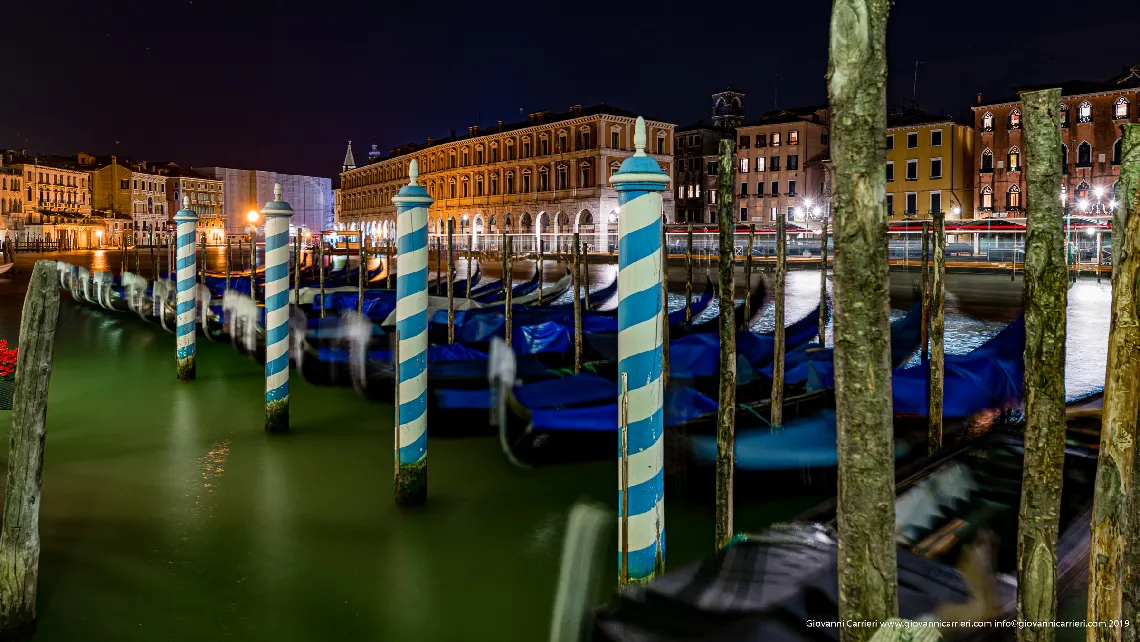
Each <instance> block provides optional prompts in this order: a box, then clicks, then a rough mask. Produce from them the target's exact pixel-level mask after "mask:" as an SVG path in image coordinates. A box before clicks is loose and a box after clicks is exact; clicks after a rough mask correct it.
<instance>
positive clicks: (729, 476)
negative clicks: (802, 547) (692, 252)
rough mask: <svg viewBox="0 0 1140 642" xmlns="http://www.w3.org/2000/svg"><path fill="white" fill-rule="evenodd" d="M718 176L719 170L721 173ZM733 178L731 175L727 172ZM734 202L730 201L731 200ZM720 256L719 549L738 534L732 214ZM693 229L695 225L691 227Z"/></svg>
mask: <svg viewBox="0 0 1140 642" xmlns="http://www.w3.org/2000/svg"><path fill="white" fill-rule="evenodd" d="M718 152H719V154H720V156H719V157H718V162H719V165H720V167H721V168H723V167H724V166H725V164H726V163H727V164H728V165H729V166H731V165H732V160H733V159H732V156H733V141H732V140H721V141H720V147H719V149H718ZM718 176H719V173H718ZM728 176H729V177H730V178H731V174H729V175H728ZM731 202H732V201H731V200H730V201H729V203H731ZM717 222H718V224H719V227H720V256H719V257H718V260H717V270H718V272H719V274H718V276H719V279H718V282H717V304H718V306H719V312H720V316H719V318H718V319H717V321H718V325H719V327H720V389H719V391H718V409H717V424H716V540H715V542H716V548H717V550H720V549H722V548H724V547H725V546H727V545H728V543H729V542H730V541H732V536H733V535H734V534H735V532H734V529H733V525H732V517H733V483H732V482H733V470H734V469H735V468H736V456H735V451H736V448H735V445H736V315H735V314H733V308H734V307H735V306H734V303H735V302H734V300H733V299H734V298H735V297H734V296H733V295H734V293H735V292H736V257H735V256H734V253H735V250H736V248H735V246H736V223H735V221H734V220H733V218H732V216H718V217H717ZM689 229H690V230H691V229H692V227H690V228H689Z"/></svg>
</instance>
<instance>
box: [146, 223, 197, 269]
mask: <svg viewBox="0 0 1140 642" xmlns="http://www.w3.org/2000/svg"><path fill="white" fill-rule="evenodd" d="M154 234H155V233H154V231H151V233H150V235H149V236H150V243H148V244H147V245H148V247H147V249H148V250H150V271H151V273H152V274H154V278H155V280H158V278H159V276H158V261H156V260H155V256H154V253H155V247H154V239H155V236H154ZM205 253H206V248H205V246H203V247H202V254H203V255H204V254H205ZM204 260H205V259H203V261H204ZM203 274H204V273H203Z"/></svg>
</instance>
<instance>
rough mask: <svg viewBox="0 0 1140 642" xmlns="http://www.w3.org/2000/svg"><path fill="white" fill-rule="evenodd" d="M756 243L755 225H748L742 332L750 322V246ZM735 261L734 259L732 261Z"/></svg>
mask: <svg viewBox="0 0 1140 642" xmlns="http://www.w3.org/2000/svg"><path fill="white" fill-rule="evenodd" d="M755 241H756V224H755V223H749V224H748V254H747V255H745V257H744V321H743V325H742V327H741V329H742V330H747V329H748V323H749V322H750V321H751V320H752V244H753V243H755ZM733 260H735V259H733Z"/></svg>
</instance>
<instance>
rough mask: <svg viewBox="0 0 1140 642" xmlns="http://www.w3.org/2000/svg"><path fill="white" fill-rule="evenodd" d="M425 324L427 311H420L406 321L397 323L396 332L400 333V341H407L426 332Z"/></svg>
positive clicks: (402, 320)
mask: <svg viewBox="0 0 1140 642" xmlns="http://www.w3.org/2000/svg"><path fill="white" fill-rule="evenodd" d="M427 322H428V313H427V310H421V311H419V312H417V313H415V314H413V315H412V316H410V317H408V318H406V319H401V320H399V321H397V322H396V332H399V333H400V339H401V340H403V341H409V340H411V339H414V338H415V337H418V336H420V335H421V334H423V333H424V332H427Z"/></svg>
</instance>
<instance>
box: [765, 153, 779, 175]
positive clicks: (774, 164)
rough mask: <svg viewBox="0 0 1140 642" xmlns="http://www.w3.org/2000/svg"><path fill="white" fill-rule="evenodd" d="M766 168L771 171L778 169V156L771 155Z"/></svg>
mask: <svg viewBox="0 0 1140 642" xmlns="http://www.w3.org/2000/svg"><path fill="white" fill-rule="evenodd" d="M768 169H769V171H773V172H778V171H780V157H779V156H773V157H772V158H771V159H770V160H769V161H768Z"/></svg>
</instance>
